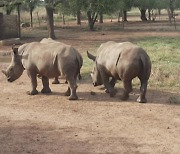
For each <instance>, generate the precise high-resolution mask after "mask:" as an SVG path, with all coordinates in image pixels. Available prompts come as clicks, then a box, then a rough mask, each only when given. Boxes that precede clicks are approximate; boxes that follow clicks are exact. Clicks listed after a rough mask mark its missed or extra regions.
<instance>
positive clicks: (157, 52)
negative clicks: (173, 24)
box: [136, 37, 180, 91]
mask: <svg viewBox="0 0 180 154" xmlns="http://www.w3.org/2000/svg"><path fill="white" fill-rule="evenodd" d="M179 42H180V37H174V38H162V37H153V38H144V39H143V40H138V41H137V42H136V43H137V44H138V45H139V46H141V47H143V48H144V49H145V50H146V51H147V53H148V54H149V56H150V58H151V61H152V74H151V78H150V80H149V86H150V87H154V88H162V89H171V90H175V91H180V46H179Z"/></svg>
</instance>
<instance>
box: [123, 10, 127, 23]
mask: <svg viewBox="0 0 180 154" xmlns="http://www.w3.org/2000/svg"><path fill="white" fill-rule="evenodd" d="M123 21H125V22H126V21H127V11H126V10H123Z"/></svg>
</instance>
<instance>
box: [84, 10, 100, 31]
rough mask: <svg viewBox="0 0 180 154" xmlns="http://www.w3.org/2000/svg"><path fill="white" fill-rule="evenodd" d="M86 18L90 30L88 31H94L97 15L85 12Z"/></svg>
mask: <svg viewBox="0 0 180 154" xmlns="http://www.w3.org/2000/svg"><path fill="white" fill-rule="evenodd" d="M87 16H88V23H89V30H90V31H93V30H94V24H95V22H96V20H97V16H98V14H96V13H93V14H92V15H91V12H90V11H88V12H87Z"/></svg>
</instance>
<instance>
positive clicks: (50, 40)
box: [40, 38, 83, 84]
mask: <svg viewBox="0 0 180 154" xmlns="http://www.w3.org/2000/svg"><path fill="white" fill-rule="evenodd" d="M40 43H48V44H49V43H59V44H61V45H62V46H63V45H66V44H64V43H62V42H58V41H56V40H53V39H52V38H43V39H42V40H41V41H40ZM78 54H79V53H78ZM79 58H80V59H82V58H81V55H80V54H79ZM80 62H81V64H80V65H81V66H82V62H83V61H82V60H81V61H80ZM78 78H79V80H80V79H81V78H82V77H81V74H78ZM65 83H67V80H66V81H65ZM52 84H60V81H59V78H58V76H56V77H55V78H54V81H53V82H52Z"/></svg>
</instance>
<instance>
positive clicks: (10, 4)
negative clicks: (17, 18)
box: [0, 0, 16, 15]
mask: <svg viewBox="0 0 180 154" xmlns="http://www.w3.org/2000/svg"><path fill="white" fill-rule="evenodd" d="M0 2H1V3H2V4H3V6H4V7H3V9H4V10H5V12H6V14H7V15H10V14H11V12H12V11H13V10H14V9H15V8H16V6H15V5H14V1H13V0H6V1H5V0H1V1H0Z"/></svg>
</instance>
